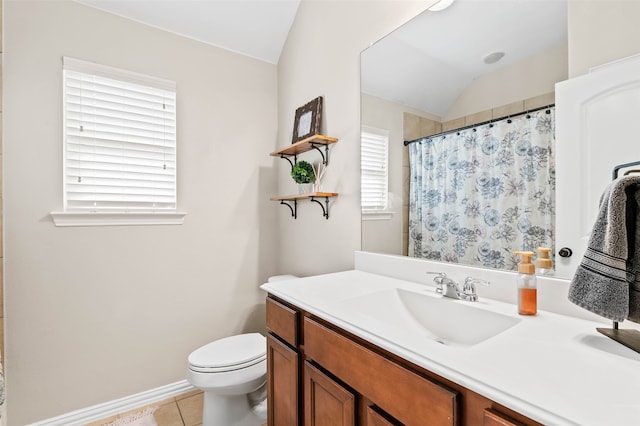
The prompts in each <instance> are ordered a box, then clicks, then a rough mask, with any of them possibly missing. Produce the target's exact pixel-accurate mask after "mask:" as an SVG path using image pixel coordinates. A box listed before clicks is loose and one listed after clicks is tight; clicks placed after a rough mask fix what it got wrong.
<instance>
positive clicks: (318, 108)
mask: <svg viewBox="0 0 640 426" xmlns="http://www.w3.org/2000/svg"><path fill="white" fill-rule="evenodd" d="M321 124H322V96H318V97H317V98H315V99H313V100H312V101H310V102H308V103H307V104H305V105H303V106H301V107H300V108H298V109H296V116H295V119H294V120H293V138H292V140H291V143H296V142H299V141H301V140H303V139H306V138H308V137H311V136H315V135H319V134H321V131H320V126H321Z"/></svg>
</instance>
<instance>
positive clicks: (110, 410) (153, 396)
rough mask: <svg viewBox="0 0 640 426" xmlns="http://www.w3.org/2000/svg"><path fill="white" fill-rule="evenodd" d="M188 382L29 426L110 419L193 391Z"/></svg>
mask: <svg viewBox="0 0 640 426" xmlns="http://www.w3.org/2000/svg"><path fill="white" fill-rule="evenodd" d="M195 389H196V388H195V387H193V386H192V385H191V384H190V383H189V382H187V381H186V380H182V381H179V382H176V383H171V384H169V385H165V386H161V387H159V388H155V389H150V390H148V391H145V392H140V393H137V394H135V395H131V396H127V397H124V398H120V399H115V400H113V401H109V402H105V403H102V404H98V405H94V406H92V407H87V408H83V409H81V410H77V411H72V412H71V413H67V414H63V415H61V416H57V417H53V418H50V419H47V420H42V421H39V422H37V423H32V424H31V426H82V425H84V424H86V423H90V422H94V421H96V420H100V419H104V418H106V417H111V416H114V415H116V414H119V413H124V412H126V411H130V410H134V409H136V408H139V407H143V406H145V405H149V404H153V403H154V402H158V401H162V400H164V399H167V398H172V397H174V396H178V395H181V394H183V393H187V392H190V391H192V390H195Z"/></svg>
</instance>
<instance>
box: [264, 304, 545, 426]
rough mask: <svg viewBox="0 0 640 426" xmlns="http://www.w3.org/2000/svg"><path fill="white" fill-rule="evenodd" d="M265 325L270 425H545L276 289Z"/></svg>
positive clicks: (268, 306)
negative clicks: (325, 317) (327, 318)
mask: <svg viewBox="0 0 640 426" xmlns="http://www.w3.org/2000/svg"><path fill="white" fill-rule="evenodd" d="M267 329H268V330H269V335H268V336H267V348H268V351H267V369H268V371H267V385H268V386H267V391H268V394H267V398H268V405H269V407H268V408H269V411H268V417H269V426H302V425H304V426H341V425H360V426H414V425H415V426H424V425H429V426H439V425H443V426H445V425H446V426H459V425H462V426H540V423H537V422H535V421H533V420H531V419H529V418H527V417H525V416H523V415H521V414H519V413H517V412H514V411H512V410H509V409H507V408H506V407H503V406H501V405H499V404H497V403H495V402H494V401H491V400H490V399H488V398H486V397H484V396H482V395H479V394H477V393H475V392H473V391H471V390H469V389H466V388H464V387H463V386H461V385H459V384H457V383H455V382H452V381H450V380H447V379H445V378H443V377H440V376H438V375H436V374H434V373H433V372H431V371H428V370H425V369H424V368H422V367H420V366H417V365H415V364H412V363H410V362H408V361H406V360H404V359H402V358H400V357H398V356H396V355H394V354H391V353H389V352H387V351H385V350H384V349H381V348H379V347H377V346H375V345H372V344H371V343H369V342H368V341H365V340H363V339H361V338H359V337H357V336H354V335H351V334H350V333H348V332H347V331H345V330H343V329H341V328H339V327H337V326H335V325H333V324H331V323H328V322H326V321H323V320H321V319H319V318H316V317H314V316H313V315H310V314H308V313H306V312H304V311H303V310H301V309H298V308H296V307H295V306H292V305H290V304H287V303H286V302H283V301H280V300H277V299H276V298H274V297H272V296H269V297H268V298H267Z"/></svg>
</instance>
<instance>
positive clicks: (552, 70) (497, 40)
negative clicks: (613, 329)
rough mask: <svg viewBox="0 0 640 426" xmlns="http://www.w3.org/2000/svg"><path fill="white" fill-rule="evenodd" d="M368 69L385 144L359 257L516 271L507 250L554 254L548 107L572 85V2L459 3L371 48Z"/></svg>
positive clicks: (370, 104)
mask: <svg viewBox="0 0 640 426" xmlns="http://www.w3.org/2000/svg"><path fill="white" fill-rule="evenodd" d="M361 67H362V68H361V84H362V99H361V108H362V109H361V123H362V126H363V128H364V127H366V128H367V130H368V131H371V129H375V130H377V131H378V132H386V134H388V146H389V151H388V160H387V161H388V166H387V169H388V174H387V176H388V177H387V179H388V196H387V203H386V205H385V206H384V207H381V208H380V209H379V210H378V211H371V209H363V214H362V249H363V250H364V251H371V252H378V253H387V254H402V255H411V256H414V257H421V258H429V259H433V260H441V261H447V262H457V263H464V264H472V265H477V266H481V267H492V268H499V269H513V268H514V267H515V261H516V258H515V257H514V256H513V255H512V254H511V251H512V250H523V249H524V250H531V249H535V248H537V247H538V246H547V247H553V234H554V230H553V228H554V221H555V219H554V207H553V194H554V179H555V178H554V167H555V164H554V161H553V152H554V150H553V142H554V109H553V108H547V106H549V105H553V104H554V85H555V83H556V82H558V81H562V80H565V79H566V78H567V5H566V1H564V0H552V1H544V2H538V1H528V0H506V1H493V0H458V1H456V2H455V3H454V4H453V5H452V6H451V7H450V8H448V9H446V10H444V11H441V12H437V13H434V12H429V11H425V12H423V13H422V14H421V15H419V16H417V17H416V18H414V19H413V20H411V21H410V22H408V23H407V24H405V25H403V26H402V27H400V28H399V29H397V30H396V31H394V32H393V33H391V34H389V35H388V36H386V37H385V38H383V39H382V40H380V41H379V42H377V43H376V44H375V45H373V46H372V47H370V48H369V49H367V50H365V51H364V52H363V53H362V55H361ZM541 107H544V108H542V109H539V108H541ZM527 111H531V112H530V113H529V114H526V112H527ZM534 111H535V112H534ZM523 113H524V114H523ZM519 114H521V115H519ZM506 117H509V119H506ZM527 117H529V118H527ZM499 118H505V120H504V121H499V120H498V119H499ZM458 129H462V130H459V131H458ZM443 132H446V133H445V134H442V133H443ZM458 133H460V134H458ZM439 134H440V135H439ZM433 135H436V136H433ZM428 136H433V137H431V138H428ZM416 140H418V142H414V143H409V144H408V145H407V146H405V145H404V143H403V142H404V141H416ZM410 153H411V158H410ZM363 158H364V157H363ZM363 161H364V160H363ZM363 170H364V166H363ZM362 179H363V187H364V185H366V184H367V181H368V179H369V177H366V176H364V174H363V176H362ZM516 195H518V196H516ZM469 220H471V221H469Z"/></svg>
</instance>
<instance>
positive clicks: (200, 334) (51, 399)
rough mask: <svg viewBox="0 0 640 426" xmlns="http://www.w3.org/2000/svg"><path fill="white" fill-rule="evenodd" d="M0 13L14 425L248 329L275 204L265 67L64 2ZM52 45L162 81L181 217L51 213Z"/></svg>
mask: <svg viewBox="0 0 640 426" xmlns="http://www.w3.org/2000/svg"><path fill="white" fill-rule="evenodd" d="M4 16H5V20H4V24H5V28H4V30H5V33H4V35H5V53H4V55H5V56H4V78H5V85H4V87H5V91H4V154H5V156H6V159H7V161H6V162H5V168H4V196H5V198H6V203H5V206H6V208H5V215H4V220H5V226H6V228H5V231H6V232H5V254H6V259H5V260H6V262H5V301H6V304H5V306H6V349H7V350H6V371H7V390H8V393H7V404H8V422H7V424H10V425H24V424H28V423H30V422H34V421H37V420H41V419H45V418H49V417H53V416H56V415H60V414H63V413H66V412H69V411H72V410H76V409H80V408H84V407H88V406H91V405H94V404H98V403H102V402H105V401H110V400H113V399H116V398H120V397H124V396H128V395H132V394H134V393H137V392H142V391H145V390H149V389H152V388H155V387H158V386H163V385H166V384H169V383H172V382H176V381H179V380H183V379H184V377H185V373H186V370H185V368H186V367H185V365H186V359H187V355H188V354H189V353H190V351H192V350H193V349H195V348H196V347H198V346H200V345H202V344H204V343H208V342H210V341H212V340H214V339H216V338H220V337H223V336H228V335H231V334H235V333H238V332H241V331H255V330H263V328H264V308H263V305H264V302H263V300H264V294H263V293H262V292H261V291H260V290H259V289H258V285H259V284H260V283H261V282H264V280H265V279H266V278H267V276H268V275H270V274H273V273H275V272H276V271H275V262H276V252H275V250H274V247H275V246H276V232H275V227H276V216H275V215H276V214H280V213H282V214H284V212H281V211H280V210H278V208H277V207H275V206H273V205H272V204H271V203H269V201H268V197H267V194H269V193H272V192H275V176H274V172H273V168H274V166H273V165H274V163H275V161H276V160H275V159H274V158H273V157H269V155H268V154H269V152H271V151H274V150H275V149H276V143H275V142H276V133H277V131H276V127H277V102H276V99H277V70H276V67H275V66H274V65H271V64H267V63H264V62H261V61H257V60H254V59H250V58H247V57H244V56H240V55H238V54H234V53H230V52H227V51H223V50H220V49H217V48H213V47H211V46H207V45H204V44H202V43H198V42H195V41H190V40H187V39H184V38H181V37H178V36H175V35H172V34H169V33H166V32H161V31H158V30H156V29H153V28H150V27H146V26H142V25H140V24H138V23H135V22H132V21H127V20H124V19H121V18H118V17H116V16H114V15H110V14H106V13H104V12H100V11H97V10H95V9H92V8H88V7H85V6H82V5H80V4H78V3H75V2H71V1H55V2H52V1H13V0H9V1H5V9H4ZM63 55H66V56H72V57H77V58H80V59H84V60H89V61H96V62H99V63H103V64H107V65H111V66H116V67H120V68H124V69H128V70H132V71H136V72H141V73H146V74H150V75H155V76H158V77H162V78H167V79H172V80H175V81H176V82H177V90H178V97H177V102H178V170H179V182H178V191H179V207H180V209H183V210H186V211H187V213H188V214H187V217H186V220H185V223H184V225H181V226H129V227H82V228H56V227H55V226H54V225H53V224H52V222H51V220H50V218H49V212H51V211H54V210H60V209H61V207H62V183H61V182H62V140H61V138H62V127H61V120H62V110H61V107H62V99H61V93H62V87H61V57H62V56H63ZM354 108H356V109H357V106H355V107H354ZM278 161H280V160H278ZM313 213H317V212H315V211H314V212H313ZM329 223H333V222H329Z"/></svg>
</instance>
